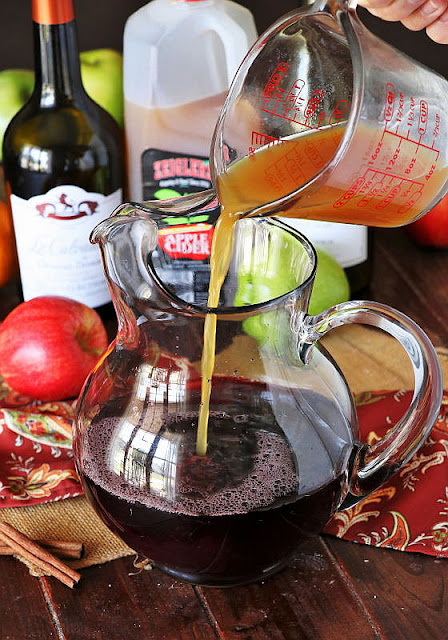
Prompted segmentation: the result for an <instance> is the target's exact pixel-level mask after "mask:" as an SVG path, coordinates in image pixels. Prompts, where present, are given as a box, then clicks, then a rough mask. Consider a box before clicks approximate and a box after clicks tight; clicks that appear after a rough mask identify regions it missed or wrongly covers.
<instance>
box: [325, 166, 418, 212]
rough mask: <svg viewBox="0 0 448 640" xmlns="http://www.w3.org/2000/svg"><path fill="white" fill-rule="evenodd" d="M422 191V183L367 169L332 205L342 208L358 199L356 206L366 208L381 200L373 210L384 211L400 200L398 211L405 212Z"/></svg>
mask: <svg viewBox="0 0 448 640" xmlns="http://www.w3.org/2000/svg"><path fill="white" fill-rule="evenodd" d="M422 190H423V183H422V182H419V181H416V180H410V179H408V178H402V177H400V176H394V175H390V174H389V173H387V172H385V171H377V170H376V169H372V168H368V169H366V171H365V172H364V174H363V175H360V176H358V177H357V178H356V180H355V182H354V183H353V184H352V185H351V187H350V188H349V189H347V191H345V193H344V194H343V195H342V196H341V197H340V198H339V199H338V200H336V202H334V203H333V207H335V208H339V207H343V206H345V205H346V204H348V202H350V201H351V200H353V198H359V200H358V202H357V203H356V206H358V207H367V206H368V205H369V204H370V203H371V202H372V200H378V198H381V200H380V201H379V202H377V203H376V204H375V209H384V208H386V207H387V206H388V205H389V204H391V203H392V202H395V201H396V200H400V201H401V202H403V204H402V206H401V209H400V210H402V211H406V210H407V209H409V208H410V207H411V206H412V204H413V203H414V202H416V200H417V199H418V198H419V197H420V196H419V195H418V194H419V193H421V192H422ZM383 196H384V197H383Z"/></svg>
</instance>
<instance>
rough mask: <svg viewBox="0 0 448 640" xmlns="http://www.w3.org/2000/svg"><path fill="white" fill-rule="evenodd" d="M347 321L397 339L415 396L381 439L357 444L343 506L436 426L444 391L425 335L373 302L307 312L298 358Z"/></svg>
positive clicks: (368, 488) (367, 489)
mask: <svg viewBox="0 0 448 640" xmlns="http://www.w3.org/2000/svg"><path fill="white" fill-rule="evenodd" d="M350 323H356V324H367V325H371V326H373V327H377V328H379V329H382V330H383V331H385V332H386V333H389V334H390V335H391V336H393V337H394V338H396V339H397V340H398V341H399V342H400V344H401V345H402V346H403V347H404V349H405V351H406V353H407V355H408V356H409V359H410V361H411V364H412V368H413V372H414V395H413V397H412V401H411V404H410V406H409V408H408V410H407V411H406V413H405V414H404V415H403V417H402V418H401V419H400V420H399V421H398V422H397V424H396V425H395V426H394V427H393V428H392V429H391V430H390V431H389V432H388V433H387V434H386V435H385V436H384V437H383V438H381V440H379V441H378V442H377V443H375V444H372V445H368V444H364V445H363V446H362V447H361V448H360V450H359V452H358V454H357V457H356V460H355V461H354V465H353V472H352V475H351V481H350V487H349V491H350V494H349V495H348V497H347V499H346V501H345V502H344V504H343V505H342V508H346V507H349V506H351V505H352V504H354V503H356V502H357V501H358V500H360V499H361V498H362V497H363V496H365V495H366V494H368V493H370V492H371V491H373V490H374V489H376V488H378V487H379V486H380V485H382V484H383V483H384V482H385V481H386V480H387V479H388V478H389V477H390V476H391V475H392V474H394V473H395V472H396V471H397V470H398V469H399V468H400V467H401V466H402V465H403V464H405V463H406V462H407V461H408V460H409V458H411V457H412V455H413V454H414V453H415V451H417V449H418V448H419V447H420V445H421V444H422V443H423V442H424V440H425V439H426V437H427V436H428V434H429V432H430V431H431V429H432V427H433V425H434V422H435V420H436V418H437V415H438V412H439V409H440V405H441V401H442V393H443V380H442V372H441V369H440V364H439V360H438V357H437V354H436V352H435V349H434V347H433V345H432V343H431V341H430V340H429V338H428V336H427V335H426V333H425V332H424V331H423V330H422V329H421V328H420V327H419V326H418V325H417V324H415V322H413V320H411V319H410V318H408V317H407V316H406V315H404V314H403V313H400V312H399V311H397V310H395V309H392V308H391V307H389V306H387V305H384V304H380V303H377V302H371V301H365V300H358V301H350V302H345V303H342V304H338V305H336V306H334V307H331V308H330V309H327V310H326V311H323V312H322V313H320V314H319V315H316V316H308V315H307V316H305V319H304V321H303V323H302V325H301V330H300V339H299V354H300V357H301V359H302V361H303V362H304V363H305V364H306V363H307V362H308V361H309V358H310V355H311V351H312V347H313V346H314V344H315V343H316V342H317V340H319V339H320V338H322V337H323V336H324V335H325V334H326V333H328V331H330V330H331V329H334V328H335V327H339V326H341V325H343V324H350Z"/></svg>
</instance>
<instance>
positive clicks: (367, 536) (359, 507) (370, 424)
mask: <svg viewBox="0 0 448 640" xmlns="http://www.w3.org/2000/svg"><path fill="white" fill-rule="evenodd" d="M411 399H412V393H411V392H403V391H399V392H395V393H394V392H387V393H373V392H369V393H363V394H360V395H358V396H357V397H356V398H355V401H356V405H357V411H358V417H359V423H360V430H361V438H362V440H363V441H364V442H367V443H369V444H371V443H373V442H376V441H378V440H379V439H380V438H381V437H383V436H384V435H385V434H386V433H387V431H388V430H389V429H390V428H391V427H392V426H393V425H394V424H395V423H396V422H397V421H398V420H399V418H400V417H401V416H402V415H403V413H404V411H405V410H406V409H407V407H408V406H409V403H410V401H411ZM447 416H448V395H447V394H446V393H445V394H444V397H443V400H442V405H441V407H440V411H439V415H438V417H437V420H436V422H435V425H434V427H433V429H432V431H431V433H430V435H429V437H428V438H427V440H426V442H425V443H424V444H423V445H422V446H421V447H420V449H419V450H418V451H417V453H415V454H414V456H413V457H412V458H411V459H410V460H409V461H408V462H407V463H406V464H405V465H403V467H402V468H401V469H400V470H399V471H398V472H397V473H396V474H395V475H394V476H392V478H390V479H389V480H388V481H387V482H386V483H385V484H384V485H383V486H382V487H380V488H379V489H377V490H376V491H374V492H373V493H371V494H370V495H369V496H367V497H366V498H364V499H363V500H361V501H360V502H358V503H357V504H356V505H355V506H353V507H351V508H350V509H347V510H345V511H338V512H337V513H336V514H335V515H334V516H333V518H332V519H331V521H330V522H329V523H328V524H327V526H326V527H325V530H324V533H328V534H332V535H335V536H337V537H339V538H344V539H345V540H351V541H353V542H359V543H363V544H369V545H373V546H376V547H391V548H393V549H398V550H400V551H415V552H420V553H426V554H428V555H433V556H439V557H448V418H447Z"/></svg>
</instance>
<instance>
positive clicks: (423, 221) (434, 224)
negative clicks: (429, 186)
mask: <svg viewBox="0 0 448 640" xmlns="http://www.w3.org/2000/svg"><path fill="white" fill-rule="evenodd" d="M406 230H407V232H408V234H409V235H410V236H411V238H412V239H413V240H414V242H415V243H416V244H419V245H423V246H425V247H436V248H438V249H447V248H448V195H446V196H445V197H444V198H442V200H441V201H440V202H439V203H438V204H436V206H435V207H434V208H433V209H431V211H429V212H428V213H427V214H426V215H424V216H423V217H422V218H419V219H418V220H416V221H415V222H412V223H411V224H409V225H408V226H407V227H406Z"/></svg>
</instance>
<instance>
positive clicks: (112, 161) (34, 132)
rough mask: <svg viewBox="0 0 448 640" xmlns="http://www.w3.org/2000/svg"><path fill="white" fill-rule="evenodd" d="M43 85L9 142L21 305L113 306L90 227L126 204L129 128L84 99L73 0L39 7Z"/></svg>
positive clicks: (35, 11)
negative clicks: (61, 301)
mask: <svg viewBox="0 0 448 640" xmlns="http://www.w3.org/2000/svg"><path fill="white" fill-rule="evenodd" d="M32 17H33V23H34V24H33V28H34V54H35V87H34V91H33V94H32V96H31V98H30V100H29V101H28V102H27V104H26V105H25V106H24V107H23V108H22V109H21V111H19V113H18V114H17V115H16V116H15V117H14V118H13V120H12V121H11V123H10V124H9V127H8V129H7V131H6V133H5V136H4V141H3V165H4V172H5V180H6V188H7V191H8V194H9V197H10V204H11V211H12V216H13V223H14V234H15V240H16V246H17V254H18V261H19V268H20V280H21V288H22V293H23V299H25V300H28V299H30V298H34V297H36V296H40V295H62V296H66V297H70V298H73V299H76V300H79V301H80V302H83V303H85V304H87V305H89V306H91V307H94V308H101V307H103V306H104V305H107V304H109V303H110V295H109V291H108V288H107V285H106V281H105V277H104V273H103V269H102V264H101V259H100V253H99V251H98V247H96V246H95V245H92V244H90V242H89V235H90V231H91V230H92V228H93V227H94V226H95V225H96V224H97V223H98V222H100V221H101V220H102V219H104V218H106V217H107V216H109V215H110V214H111V213H112V211H113V210H114V209H115V208H116V207H117V206H118V205H119V204H120V203H121V202H122V199H123V196H122V186H123V173H124V171H123V143H122V131H121V129H120V127H119V126H118V124H117V123H116V122H115V120H114V119H113V118H112V116H111V115H109V114H108V113H107V112H106V111H105V110H103V109H102V108H101V107H100V106H99V105H98V104H96V103H95V102H94V101H93V100H92V99H91V98H90V97H89V96H88V95H87V93H86V91H85V89H84V87H83V84H82V80H81V69H80V60H79V52H78V45H77V35H76V24H75V19H74V10H73V1H72V0H32Z"/></svg>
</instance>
